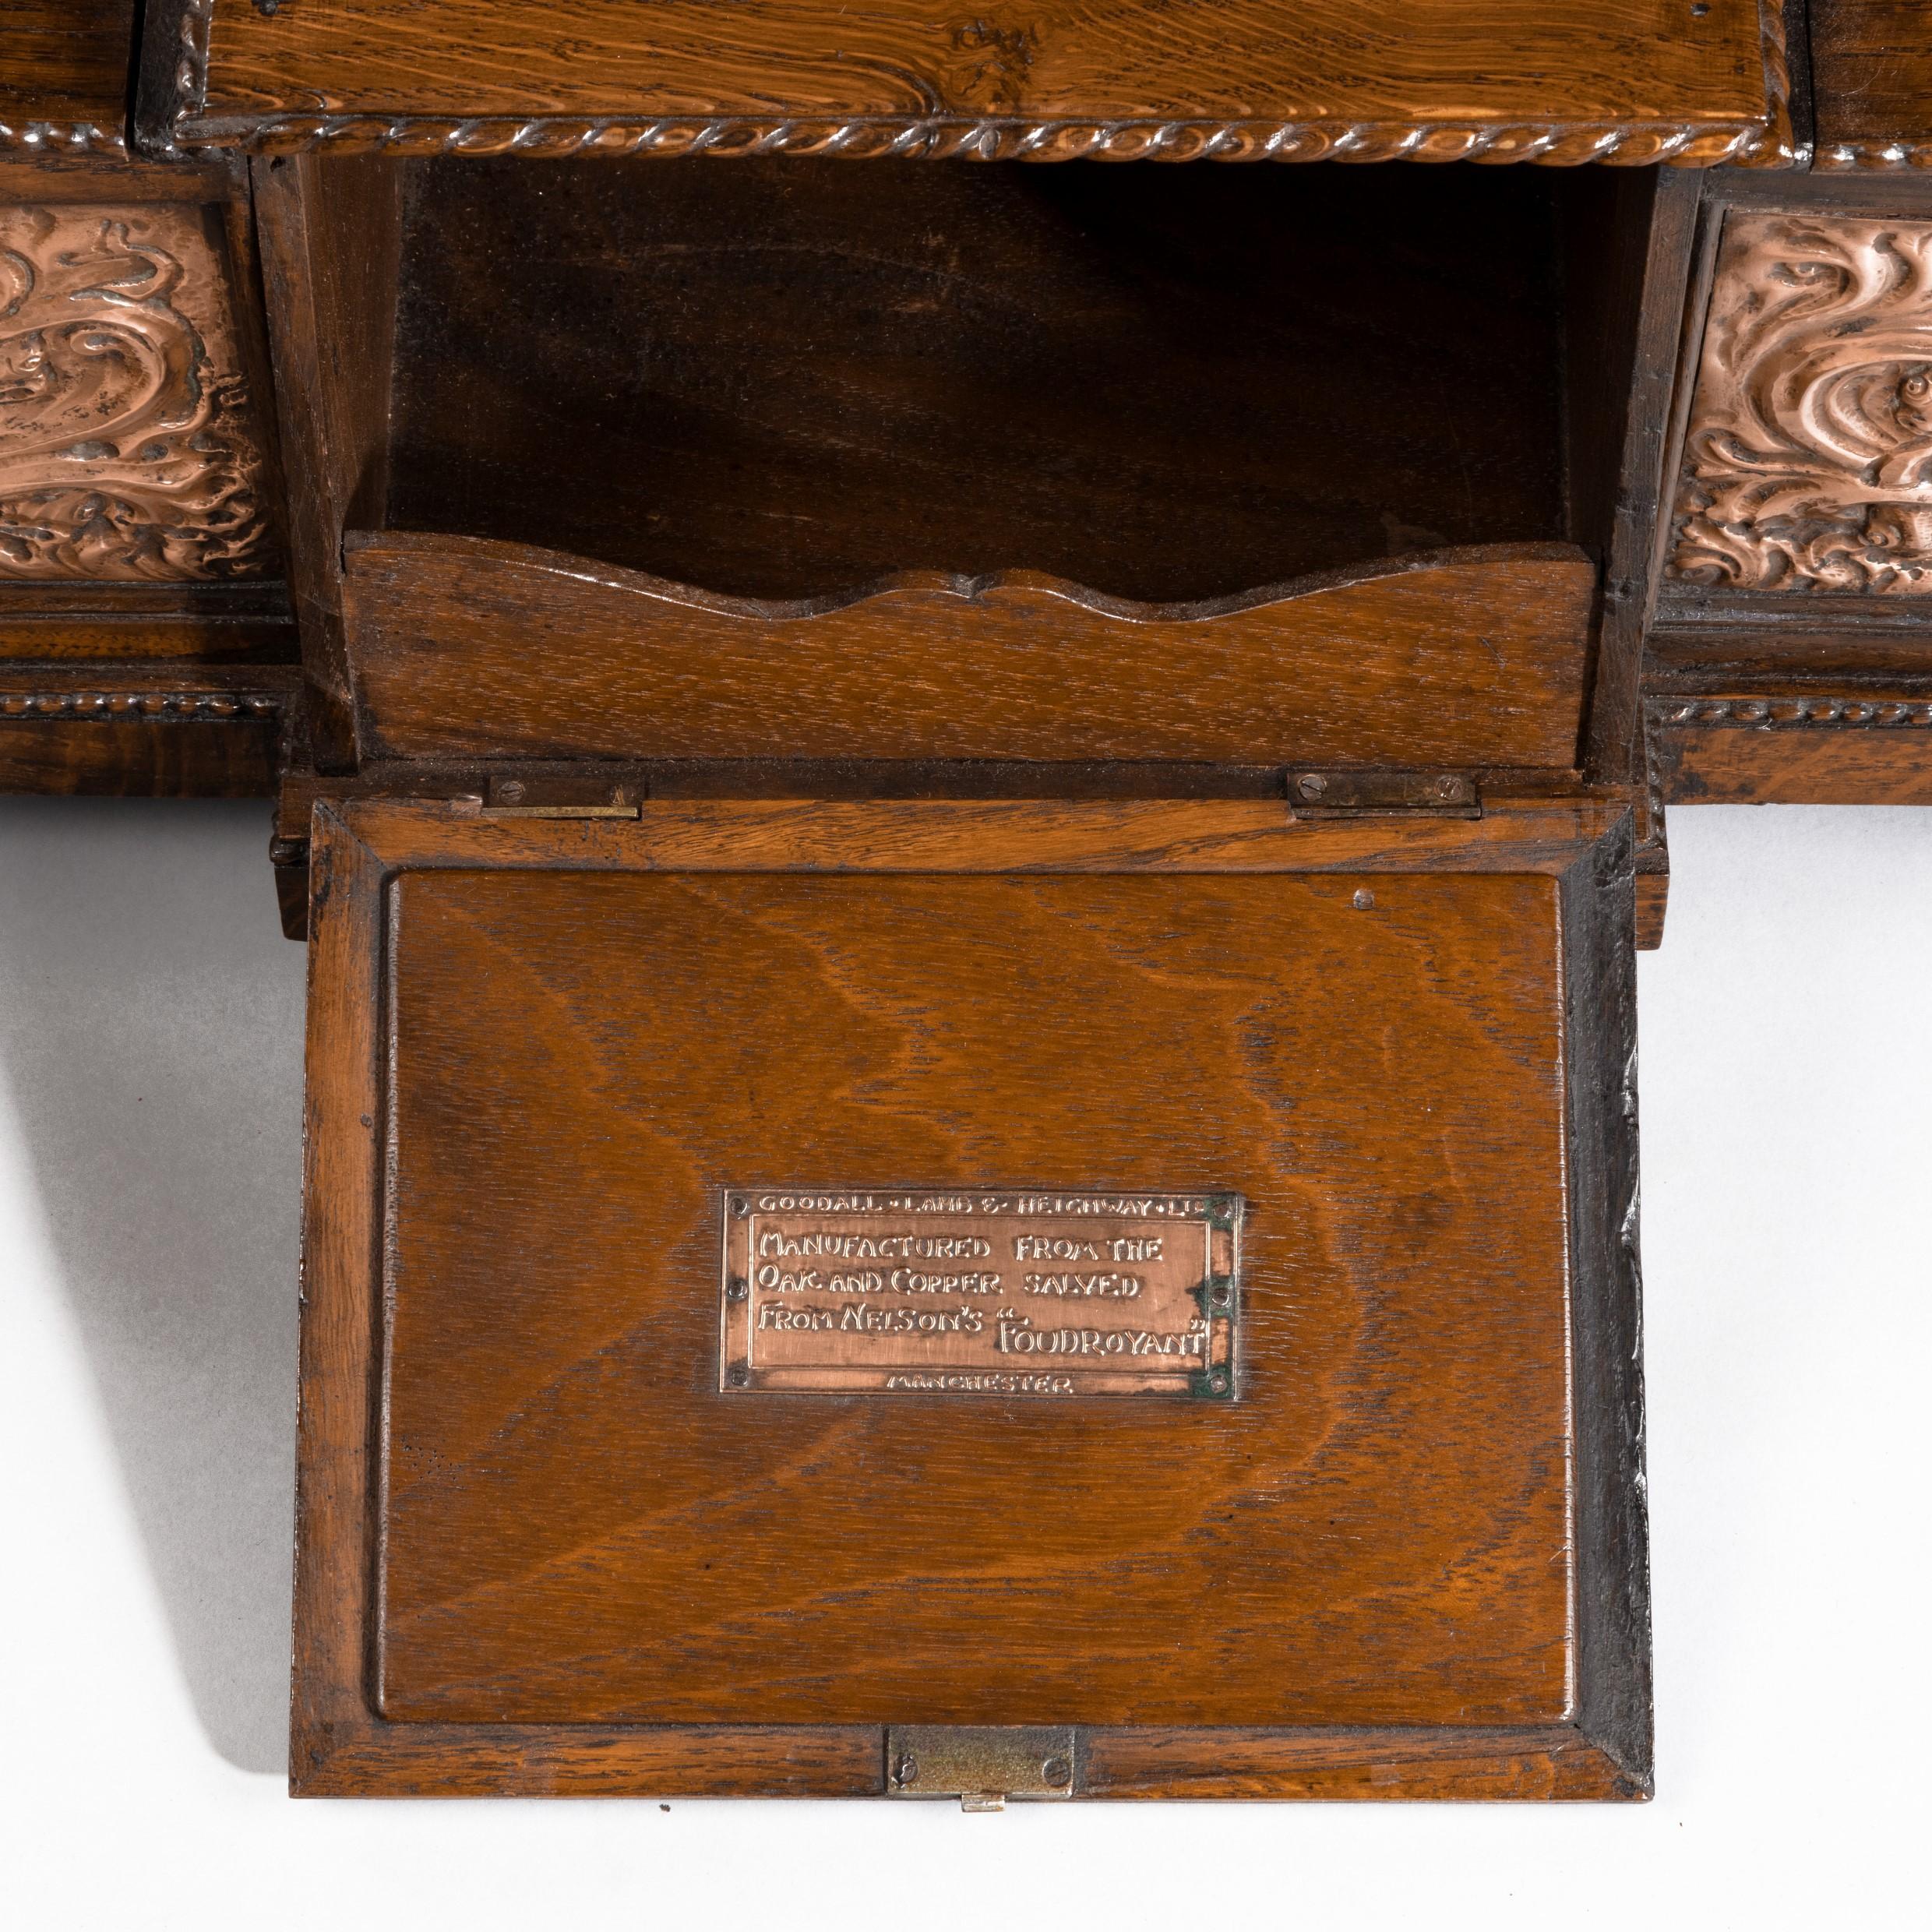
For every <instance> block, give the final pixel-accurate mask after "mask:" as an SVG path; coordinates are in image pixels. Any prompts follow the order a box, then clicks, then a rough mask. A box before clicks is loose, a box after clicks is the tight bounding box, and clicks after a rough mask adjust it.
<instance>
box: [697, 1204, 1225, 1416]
mask: <svg viewBox="0 0 1932 1932" xmlns="http://www.w3.org/2000/svg"><path fill="white" fill-rule="evenodd" d="M1242 1214H1243V1201H1242V1200H1241V1198H1240V1197H1239V1195H1237V1194H1222V1193H1215V1194H1199V1193H1180V1194H1162V1193H1140V1194H1136V1193H1091V1192H1089V1193H1082V1192H1080V1191H1078V1190H1056V1189H1051V1188H1041V1189H1035V1190H1022V1191H1017V1192H1016V1191H1007V1190H986V1191H971V1190H964V1189H961V1188H940V1189H928V1188H907V1187H898V1188H871V1189H867V1188H857V1189H851V1190H836V1189H834V1190H823V1189H821V1190H811V1189H797V1188H783V1187H746V1188H730V1189H727V1190H726V1191H725V1198H724V1303H723V1310H724V1312H723V1323H722V1327H723V1346H722V1348H721V1352H720V1361H719V1375H720V1377H721V1386H722V1387H724V1389H725V1390H726V1391H728V1392H743V1393H749V1392H752V1391H757V1390H775V1391H785V1392H788V1393H792V1394H799V1393H809V1392H813V1391H816V1392H818V1393H820V1394H840V1393H844V1394H850V1393H854V1392H857V1391H867V1392H874V1393H885V1394H934V1395H939V1394H947V1395H1000V1396H1007V1395H1197V1396H1204V1397H1207V1398H1211V1399H1218V1400H1222V1401H1226V1400H1230V1399H1232V1397H1233V1396H1234V1394H1235V1392H1236V1380H1235V1378H1236V1349H1235V1320H1236V1306H1237V1289H1238V1279H1239V1264H1240V1229H1241V1220H1242Z"/></svg>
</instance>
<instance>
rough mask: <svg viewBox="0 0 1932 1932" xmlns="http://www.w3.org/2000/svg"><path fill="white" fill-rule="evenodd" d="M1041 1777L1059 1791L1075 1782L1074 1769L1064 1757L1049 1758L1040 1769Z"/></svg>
mask: <svg viewBox="0 0 1932 1932" xmlns="http://www.w3.org/2000/svg"><path fill="white" fill-rule="evenodd" d="M1040 1775H1041V1776H1042V1778H1044V1779H1045V1780H1046V1782H1048V1783H1049V1784H1050V1785H1051V1786H1052V1787H1053V1788H1054V1789H1055V1790H1056V1791H1057V1790H1059V1789H1061V1788H1062V1787H1063V1786H1066V1785H1070V1784H1071V1783H1072V1782H1074V1768H1073V1766H1072V1765H1070V1764H1069V1763H1068V1762H1067V1761H1066V1759H1065V1758H1064V1757H1049V1759H1048V1760H1047V1761H1046V1762H1045V1764H1043V1765H1042V1766H1041V1767H1040Z"/></svg>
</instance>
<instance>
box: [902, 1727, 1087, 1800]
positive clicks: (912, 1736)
mask: <svg viewBox="0 0 1932 1932" xmlns="http://www.w3.org/2000/svg"><path fill="white" fill-rule="evenodd" d="M1078 1772H1079V1761H1078V1760H1077V1757H1075V1755H1074V1727H1073V1726H1071V1725H1070V1724H894V1725H890V1726H888V1727H887V1731H886V1789H887V1791H888V1792H889V1793H890V1794H891V1795H892V1796H894V1797H895V1798H957V1799H958V1800H959V1805H960V1809H961V1810H962V1811H999V1810H1004V1809H1005V1808H1006V1803H1007V1800H1008V1799H1009V1798H1070V1797H1071V1796H1073V1795H1074V1780H1075V1779H1076V1777H1077V1775H1078Z"/></svg>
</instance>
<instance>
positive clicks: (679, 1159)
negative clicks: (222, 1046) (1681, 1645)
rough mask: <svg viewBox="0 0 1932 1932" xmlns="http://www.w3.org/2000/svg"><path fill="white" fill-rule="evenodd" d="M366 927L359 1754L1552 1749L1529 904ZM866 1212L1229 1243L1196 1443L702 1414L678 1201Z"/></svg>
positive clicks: (1564, 1540) (833, 901) (1286, 896)
mask: <svg viewBox="0 0 1932 1932" xmlns="http://www.w3.org/2000/svg"><path fill="white" fill-rule="evenodd" d="M388 904H389V915H388V937H387V939H386V942H385V945H386V959H387V965H386V977H387V983H388V987H389V991H388V993H387V996H386V1010H387V1013H388V1020H387V1023H386V1024H387V1025H388V1028H389V1031H390V1045H389V1050H388V1059H389V1066H390V1074H389V1076H388V1084H389V1089H390V1103H389V1106H390V1119H389V1121H388V1124H387V1126H386V1133H385V1138H386V1142H387V1145H388V1150H389V1151H388V1156H387V1179H386V1183H385V1190H386V1207H385V1219H386V1226H387V1229H388V1233H387V1236H386V1239H385V1242H384V1243H383V1253H384V1257H385V1259H384V1263H383V1267H384V1274H385V1282H386V1286H385V1305H386V1313H385V1316H384V1318H383V1330H382V1334H383V1343H382V1349H383V1366H382V1370H381V1377H380V1387H379V1399H378V1404H377V1406H376V1408H375V1409H374V1410H373V1411H372V1413H375V1414H377V1415H379V1416H380V1417H381V1419H382V1420H381V1429H380V1437H379V1461H380V1465H381V1472H382V1473H381V1492H380V1501H379V1505H378V1507H379V1523H378V1525H376V1541H377V1546H378V1548H379V1592H378V1601H377V1602H376V1605H375V1617H376V1636H377V1648H376V1665H375V1685H376V1688H377V1693H378V1695H379V1701H380V1706H381V1709H382V1711H383V1715H386V1716H387V1717H389V1718H390V1719H435V1720H441V1721H445V1722H474V1723H490V1724H502V1723H525V1722H553V1723H566V1724H568V1723H599V1722H619V1723H622V1722H664V1723H677V1724H686V1723H697V1724H702V1723H762V1724H770V1723H783V1722H797V1723H814V1722H832V1723H853V1722H858V1723H894V1724H968V1725H1028V1724H1035V1725H1059V1724H1093V1725H1121V1724H1126V1725H1150V1724H1151V1725H1162V1724H1180V1725H1188V1724H1229V1725H1239V1726H1275V1725H1338V1724H1340V1725H1346V1724H1356V1723H1367V1724H1462V1725H1469V1724H1490V1723H1513V1722H1546V1721H1553V1720H1557V1719H1560V1718H1562V1717H1563V1715H1564V1713H1565V1712H1567V1710H1568V1709H1569V1708H1570V1705H1571V1698H1572V1690H1571V1683H1572V1681H1573V1676H1572V1666H1573V1657H1572V1648H1571V1645H1572V1637H1571V1633H1572V1631H1573V1630H1574V1621H1575V1620H1574V1615H1573V1609H1572V1596H1573V1588H1574V1586H1573V1577H1574V1565H1575V1542H1574V1533H1573V1517H1572V1500H1571V1490H1570V1482H1571V1475H1570V1472H1571V1467H1572V1464H1573V1460H1574V1458H1573V1441H1572V1432H1571V1415H1570V1395H1569V1375H1568V1367H1567V1343H1568V1335H1569V1333H1570V1327H1569V1320H1568V1314H1567V1281H1568V1269H1567V1247H1566V1226H1565V1203H1564V1103H1563V1093H1564V1081H1563V1070H1562V1048H1561V1044H1560V1042H1561V1033H1562V1014H1563V1003H1562V994H1561V970H1560V957H1559V950H1560V947H1559V932H1558V919H1557V887H1556V885H1555V883H1554V882H1553V881H1552V880H1548V879H1546V878H1542V877H1530V876H1493V875H1490V876H1474V875H1465V876H1454V877H1437V876H1426V875H1418V876H1391V875H1381V876H1377V877H1375V878H1374V879H1373V880H1363V879H1360V878H1356V877H1349V876H1324V875H1299V876H1255V875H1222V876H1200V875H1194V876H1174V875H1166V876H1091V875H1089V876H998V875H993V876H908V875H896V876H886V875H871V876H863V875H841V874H812V875H802V874H793V875H778V874H774V875H748V874H730V873H703V874H696V873H693V874H679V873H644V872H640V873H598V872H588V871H579V872H573V871H550V872H538V873H492V872H478V871H464V870H453V871H446V872H424V873H407V872H406V873H404V874H403V875H402V876H400V880H399V881H398V882H397V883H396V884H395V885H393V887H391V888H390V895H389V900H388ZM894 1175H900V1176H918V1177H919V1181H920V1184H921V1185H922V1186H925V1187H929V1188H932V1189H934V1190H957V1191H958V1192H959V1193H961V1194H962V1195H963V1194H965V1193H972V1194H975V1195H978V1194H982V1193H983V1194H986V1195H1005V1194H1008V1193H1011V1194H1014V1195H1016V1196H1017V1195H1019V1194H1021V1193H1031V1192H1032V1191H1033V1190H1042V1189H1049V1190H1051V1189H1066V1190H1081V1191H1083V1192H1086V1193H1091V1194H1093V1195H1095V1196H1098V1195H1104V1194H1109V1193H1117V1194H1135V1193H1138V1194H1141V1195H1142V1196H1143V1197H1153V1196H1155V1195H1164V1196H1170V1197H1176V1198H1185V1197H1200V1198H1203V1199H1207V1198H1210V1197H1228V1196H1231V1195H1238V1196H1239V1197H1240V1198H1241V1200H1242V1201H1243V1204H1244V1206H1243V1213H1242V1216H1241V1258H1240V1288H1239V1299H1240V1317H1239V1321H1240V1349H1239V1399H1238V1400H1235V1401H1188V1400H1183V1399H1172V1400H1155V1399H1146V1400H1140V1399H1137V1400H1119V1399H1114V1398H1109V1397H1107V1396H1105V1395H1104V1394H1093V1393H1091V1392H1087V1391H1075V1392H1074V1393H1071V1394H1063V1395H1062V1396H1059V1398H1056V1399H1051V1400H1046V1399H1041V1398H1038V1397H1037V1396H1034V1395H1031V1394H1018V1393H1014V1394H1007V1393H1004V1392H997V1391H985V1392H982V1393H977V1394H971V1395H965V1394H960V1395H957V1396H955V1395H945V1394H931V1395H924V1396H922V1395H921V1394H894V1395H892V1396H891V1397H890V1398H887V1397H886V1396H884V1395H883V1394H879V1393H876V1392H873V1391H837V1390H817V1391H810V1392H795V1393H794V1392H786V1391H763V1392H760V1393H759V1394H756V1395H755V1396H753V1395H748V1394H745V1393H743V1392H741V1391H733V1390H732V1389H731V1388H729V1387H724V1386H721V1376H720V1366H721V1324H720V1309H721V1300H720V1296H721V1257H723V1256H724V1254H725V1253H727V1252H728V1247H727V1242H728V1236H727V1226H726V1222H727V1216H728V1213H729V1210H728V1201H729V1200H730V1199H731V1198H732V1193H731V1190H733V1189H735V1188H743V1187H746V1186H749V1185H751V1184H753V1183H757V1182H758V1181H759V1180H760V1177H762V1178H763V1183H766V1184H769V1185H771V1186H782V1185H785V1184H789V1183H788V1177H790V1179H791V1182H793V1183H800V1184H802V1183H806V1182H808V1181H809V1182H810V1183H813V1185H815V1186H816V1185H817V1184H820V1183H825V1184H829V1185H831V1186H837V1185H840V1184H841V1177H844V1182H845V1183H846V1184H849V1185H851V1186H858V1185H859V1184H860V1183H863V1182H864V1181H866V1179H867V1177H872V1178H873V1179H880V1178H882V1177H883V1178H886V1179H889V1178H890V1177H891V1176H894ZM905 1232H908V1233H912V1234H915V1235H916V1234H917V1232H918V1229H917V1228H915V1227H911V1226H909V1227H908V1229H906V1230H905ZM1010 1232H1014V1233H1017V1232H1026V1231H1025V1230H1021V1229H1018V1228H1017V1224H1016V1226H1015V1227H1014V1229H1011V1230H1010ZM1051 1238H1054V1239H1059V1238H1063V1237H1059V1236H1053V1237H1051ZM1110 1239H1111V1237H1110ZM982 1258H983V1257H982ZM1123 1265H1125V1264H1123ZM1004 1266H1005V1264H1004V1261H1003V1262H1002V1264H1001V1271H1002V1272H1003V1268H1004ZM1003 1285H1004V1283H1003ZM954 1300H955V1301H956V1302H957V1301H960V1300H961V1298H960V1297H957V1296H955V1297H954ZM1038 1320H1040V1318H1039V1317H1037V1316H1036V1317H1035V1321H1036V1322H1038ZM1056 1325H1061V1326H1070V1327H1089V1326H1098V1321H1097V1320H1083V1321H1081V1322H1079V1323H1073V1322H1070V1321H1069V1322H1062V1323H1056ZM753 1361H754V1362H755V1361H756V1355H755V1353H754V1356H753Z"/></svg>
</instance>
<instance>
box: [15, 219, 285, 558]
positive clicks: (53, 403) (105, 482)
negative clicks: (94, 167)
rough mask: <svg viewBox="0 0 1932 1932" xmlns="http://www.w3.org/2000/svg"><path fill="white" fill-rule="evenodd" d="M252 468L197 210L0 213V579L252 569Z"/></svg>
mask: <svg viewBox="0 0 1932 1932" xmlns="http://www.w3.org/2000/svg"><path fill="white" fill-rule="evenodd" d="M262 460H263V455H262V442H261V437H260V434H259V431H258V429H257V427H256V421H255V416H254V411H253V407H252V404H251V402H250V400H249V394H248V386H247V382H246V379H245V375H244V372H243V369H242V363H241V349H240V345H239V344H238V341H237V339H236V333H235V323H234V310H233V306H232V302H231V295H230V291H229V287H228V282H227V270H226V269H225V267H224V263H223V260H222V257H221V255H220V251H219V250H218V249H217V245H216V243H215V241H214V239H213V236H212V235H211V234H210V222H209V216H208V213H207V211H206V210H204V209H203V208H201V207H199V206H192V205H189V204H182V205H178V206H176V205H172V204H168V205H162V206H147V205H133V204H130V205H129V206H118V205H103V204H98V203H93V204H80V205H66V204H51V203H50V204H48V205H47V206H0V582H4V581H6V580H20V579H26V580H34V581H43V582H44V581H49V580H76V579H90V578H91V579H96V580H108V581H114V582H121V583H129V582H134V583H141V582H154V581H159V582H171V581H180V580H206V579H220V578H235V577H248V576H261V575H263V573H265V572H266V571H267V570H268V569H270V568H271V567H272V566H273V562H274V559H273V555H272V554H271V552H272V542H271V539H270V531H269V526H268V523H267V519H266V509H265V506H264V503H263V488H262Z"/></svg>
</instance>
